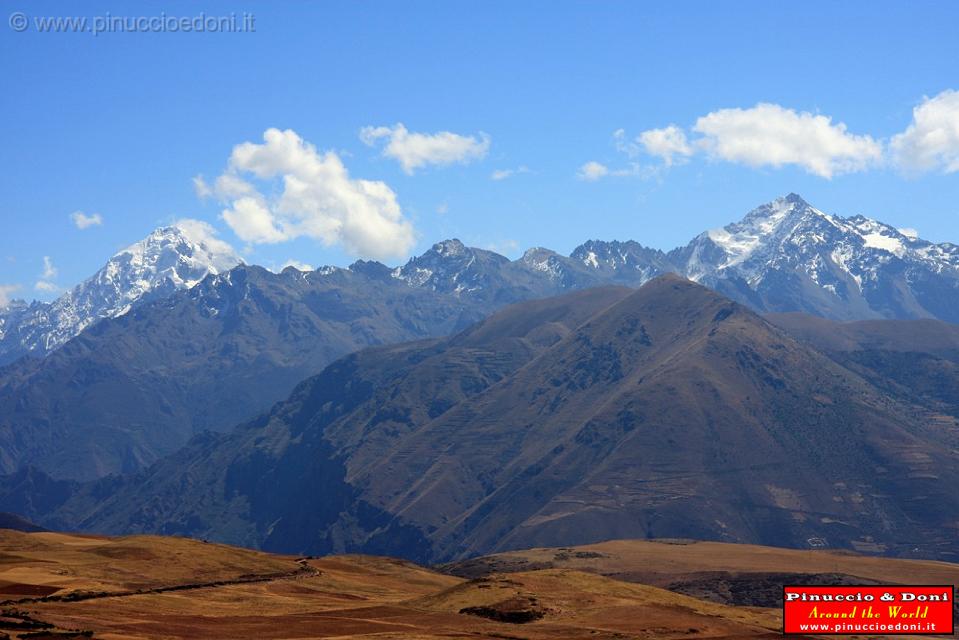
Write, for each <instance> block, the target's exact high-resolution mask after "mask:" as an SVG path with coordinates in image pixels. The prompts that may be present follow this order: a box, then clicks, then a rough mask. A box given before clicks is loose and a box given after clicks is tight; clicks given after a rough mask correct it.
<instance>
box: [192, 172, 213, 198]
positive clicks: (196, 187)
mask: <svg viewBox="0 0 959 640" xmlns="http://www.w3.org/2000/svg"><path fill="white" fill-rule="evenodd" d="M193 192H194V193H196V197H197V198H199V199H200V200H206V199H207V198H209V197H211V196H212V195H213V188H212V187H211V186H210V185H209V184H207V181H206V180H205V179H204V178H203V176H202V175H195V176H193Z"/></svg>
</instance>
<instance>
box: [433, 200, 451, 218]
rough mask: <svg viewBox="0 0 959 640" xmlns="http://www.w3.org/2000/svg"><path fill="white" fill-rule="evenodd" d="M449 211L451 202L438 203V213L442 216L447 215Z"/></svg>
mask: <svg viewBox="0 0 959 640" xmlns="http://www.w3.org/2000/svg"><path fill="white" fill-rule="evenodd" d="M449 212H450V204H449V203H448V202H441V203H439V204H438V205H436V213H438V214H440V215H441V216H445V215H446V214H447V213H449Z"/></svg>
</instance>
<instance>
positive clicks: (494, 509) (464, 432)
mask: <svg viewBox="0 0 959 640" xmlns="http://www.w3.org/2000/svg"><path fill="white" fill-rule="evenodd" d="M946 438H948V434H942V433H939V432H938V431H937V427H936V425H927V424H922V423H920V422H918V421H915V420H912V418H911V416H909V415H907V412H906V411H905V410H903V409H901V408H900V407H896V406H892V405H890V403H889V402H888V401H887V400H886V399H885V398H884V397H882V396H881V395H880V394H878V393H876V392H875V390H874V389H872V388H871V387H870V386H869V385H867V384H865V383H864V382H863V381H862V380H861V379H860V378H858V377H857V376H855V375H851V374H850V373H849V372H848V371H846V370H843V369H841V368H840V367H837V366H836V365H835V364H834V363H833V362H830V361H829V360H828V359H827V358H825V357H823V356H821V355H819V354H818V353H816V352H814V351H812V350H810V349H808V348H806V347H803V346H802V345H800V344H797V343H796V342H794V341H793V340H791V339H789V338H788V337H787V336H785V335H784V334H782V333H781V332H779V331H777V330H775V329H774V328H773V327H771V326H770V325H768V324H767V323H766V322H764V321H763V320H761V319H760V318H759V317H757V316H756V315H755V314H753V313H751V312H749V311H747V310H746V309H744V308H743V307H740V306H738V305H735V304H733V303H731V302H729V301H728V300H726V299H724V298H722V297H721V296H718V295H716V294H714V293H712V292H710V291H707V290H706V289H704V288H702V287H699V286H696V285H693V284H691V283H689V282H687V281H683V280H681V279H679V278H676V277H671V276H667V277H663V278H660V279H657V280H656V281H654V282H652V283H650V284H648V285H647V286H645V287H643V288H642V289H641V290H640V291H638V292H637V293H635V294H632V295H631V296H630V297H629V298H626V299H624V300H623V301H621V302H620V303H618V304H617V305H614V306H613V307H611V308H609V309H607V310H605V311H602V312H600V313H598V314H597V315H596V316H594V317H593V318H591V319H590V320H589V321H588V322H586V323H585V324H584V325H583V326H581V327H580V328H579V329H578V330H577V331H576V332H575V333H574V334H572V335H570V336H567V337H566V338H565V339H564V340H562V341H561V342H560V343H557V345H555V346H554V347H552V348H550V349H549V350H548V351H546V352H544V353H543V354H542V355H540V356H539V357H537V358H536V359H534V360H533V361H531V362H530V363H528V364H527V365H526V366H524V367H523V368H522V369H520V370H519V371H517V372H516V373H515V374H514V375H513V376H511V377H510V378H509V379H508V380H506V381H503V382H501V383H499V384H498V385H496V386H494V387H491V388H490V389H489V390H487V391H486V392H484V393H483V394H480V395H479V396H477V397H476V398H473V399H470V400H469V401H468V402H465V403H462V404H460V405H459V406H457V407H455V408H453V409H452V410H450V411H449V412H447V413H446V414H443V415H442V416H440V417H438V418H437V419H436V420H434V421H432V422H431V423H429V424H427V425H426V426H424V427H422V428H420V429H418V430H417V431H416V432H415V433H413V434H411V435H410V436H409V437H407V438H405V439H404V440H403V442H402V443H401V445H400V446H399V447H396V448H393V449H392V450H390V451H380V452H376V453H375V454H373V455H376V456H377V457H382V456H385V457H383V458H382V461H381V462H380V463H379V465H378V471H379V472H378V473H376V474H368V475H361V476H360V477H355V476H354V482H356V483H357V484H360V485H361V486H364V487H365V488H366V492H365V493H366V495H369V496H371V497H372V501H373V502H374V503H376V504H379V505H381V506H383V507H384V508H385V509H387V510H388V511H390V512H391V513H396V514H399V515H400V516H402V517H404V518H405V519H407V520H409V521H412V522H416V523H418V524H419V525H420V526H421V527H425V528H427V529H428V530H431V531H432V530H433V529H434V528H435V532H434V533H432V534H431V536H430V537H431V539H432V540H435V541H436V542H437V544H438V545H439V555H440V556H441V557H442V556H452V557H456V556H462V555H470V554H474V553H476V552H477V551H481V550H482V549H508V548H515V547H522V546H527V545H530V544H535V545H557V544H570V543H582V542H588V541H590V540H596V539H601V538H608V537H615V536H627V535H628V536H641V537H662V536H688V537H697V538H713V539H720V540H731V541H738V542H744V541H754V542H764V543H778V544H788V545H793V546H804V545H805V544H807V540H808V539H810V538H825V539H826V540H827V541H829V540H831V541H832V543H833V544H837V545H839V546H849V545H852V544H853V543H854V542H858V541H862V542H866V541H868V540H869V539H870V538H875V539H877V540H881V541H882V543H884V544H886V545H888V546H890V547H892V546H894V545H896V544H897V543H899V542H900V541H903V540H905V541H914V542H915V543H916V544H915V545H913V546H926V547H927V549H926V550H928V551H933V552H935V551H936V550H937V545H944V546H948V545H949V544H951V543H950V542H949V539H950V538H951V537H952V535H953V534H952V532H950V533H949V534H945V533H944V532H942V531H941V530H939V529H938V528H937V527H938V526H940V525H947V526H955V514H956V513H959V511H957V510H956V508H955V507H956V504H955V499H954V498H952V497H951V496H950V495H949V493H950V492H949V490H948V488H947V487H948V486H949V483H950V481H949V480H948V478H951V477H953V475H955V474H956V465H955V455H954V454H952V453H948V452H943V451H942V450H941V449H940V448H939V447H937V446H935V445H934V444H931V443H934V442H942V441H943V440H944V439H946ZM356 459H357V455H356V454H354V456H353V457H352V459H351V462H350V463H349V464H350V468H351V469H352V468H354V467H353V465H352V460H356ZM920 503H921V504H922V505H923V506H921V507H920V506H918V505H919V504H920ZM953 531H955V530H954V529H953ZM920 541H921V542H920Z"/></svg>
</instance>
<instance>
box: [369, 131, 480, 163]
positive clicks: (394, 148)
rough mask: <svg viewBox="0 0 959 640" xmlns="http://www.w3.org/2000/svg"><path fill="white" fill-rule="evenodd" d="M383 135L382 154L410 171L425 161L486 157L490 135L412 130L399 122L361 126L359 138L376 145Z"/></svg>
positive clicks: (468, 160) (447, 161) (471, 159)
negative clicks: (384, 141) (381, 125)
mask: <svg viewBox="0 0 959 640" xmlns="http://www.w3.org/2000/svg"><path fill="white" fill-rule="evenodd" d="M383 139H385V140H386V141H387V143H386V146H385V147H384V148H383V155H384V156H387V157H389V158H393V159H394V160H396V161H397V162H399V163H400V166H401V167H402V168H403V171H404V172H406V173H407V174H409V175H412V174H413V173H414V172H415V171H416V170H417V169H419V168H420V167H424V166H426V165H431V164H432V165H449V164H454V163H459V164H468V163H469V162H472V161H473V160H480V159H482V158H484V157H486V153H487V152H488V151H489V146H490V138H489V136H488V135H486V134H485V133H479V134H477V135H475V136H463V135H460V134H458V133H451V132H449V131H440V132H437V133H411V132H410V131H409V130H407V128H406V127H405V126H403V124H402V123H398V124H397V125H395V126H393V127H363V128H362V129H361V130H360V140H362V141H363V143H364V144H366V145H368V146H371V147H372V146H375V145H376V144H377V143H378V142H380V141H381V140H383Z"/></svg>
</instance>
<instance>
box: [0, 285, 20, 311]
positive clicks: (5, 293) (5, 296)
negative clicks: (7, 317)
mask: <svg viewBox="0 0 959 640" xmlns="http://www.w3.org/2000/svg"><path fill="white" fill-rule="evenodd" d="M19 290H20V285H18V284H0V307H5V306H7V305H8V304H10V300H11V296H12V295H13V293H14V292H16V291H19Z"/></svg>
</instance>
